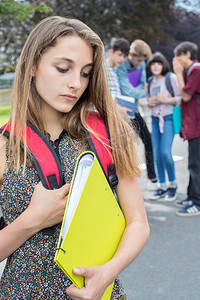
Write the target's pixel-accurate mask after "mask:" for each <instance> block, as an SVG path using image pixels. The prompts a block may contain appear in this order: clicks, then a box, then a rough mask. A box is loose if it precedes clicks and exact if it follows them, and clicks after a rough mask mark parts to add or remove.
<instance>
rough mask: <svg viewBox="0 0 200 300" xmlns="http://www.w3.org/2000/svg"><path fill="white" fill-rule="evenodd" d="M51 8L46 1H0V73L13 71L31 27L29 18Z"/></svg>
mask: <svg viewBox="0 0 200 300" xmlns="http://www.w3.org/2000/svg"><path fill="white" fill-rule="evenodd" d="M50 11H51V9H50V8H49V7H48V6H47V5H46V4H45V3H44V2H39V3H34V4H30V3H28V2H21V1H15V0H1V2H0V21H1V30H0V44H1V54H0V74H1V73H3V72H5V71H13V70H14V68H15V65H16V61H17V58H18V56H19V54H20V52H21V49H22V47H23V44H24V41H25V39H26V37H27V35H28V32H29V30H30V27H29V26H28V23H29V19H30V18H31V17H32V16H33V15H34V14H36V13H45V14H46V13H48V12H50Z"/></svg>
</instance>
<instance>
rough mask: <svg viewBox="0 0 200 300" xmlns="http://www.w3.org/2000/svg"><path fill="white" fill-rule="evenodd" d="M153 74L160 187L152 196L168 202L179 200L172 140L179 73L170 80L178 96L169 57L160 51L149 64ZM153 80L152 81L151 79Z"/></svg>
mask: <svg viewBox="0 0 200 300" xmlns="http://www.w3.org/2000/svg"><path fill="white" fill-rule="evenodd" d="M147 69H148V71H149V73H150V75H153V79H152V80H151V85H150V84H149V85H150V86H149V97H148V102H149V106H150V107H151V108H152V144H153V154H154V161H155V167H156V172H157V178H158V182H159V184H160V188H159V189H158V190H157V191H155V193H153V194H152V195H151V197H150V199H151V200H158V199H160V198H163V197H164V200H165V201H174V200H175V199H176V191H177V184H176V177H175V167H174V161H173V158H172V143H173V139H174V128H173V115H172V114H173V105H180V102H181V95H180V90H179V87H178V81H177V77H176V75H175V74H173V73H171V74H170V81H171V85H172V88H173V91H174V96H173V97H172V95H171V94H170V93H169V91H168V89H167V87H166V84H165V76H166V74H167V73H168V72H169V71H170V66H169V63H168V61H167V60H166V58H165V57H164V56H163V55H162V54H161V53H160V52H156V53H154V54H153V56H152V58H151V59H150V60H149V61H148V63H147ZM149 82H150V80H149ZM165 171H166V172H167V175H168V179H169V187H168V188H167V186H166V178H165Z"/></svg>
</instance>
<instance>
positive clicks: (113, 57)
mask: <svg viewBox="0 0 200 300" xmlns="http://www.w3.org/2000/svg"><path fill="white" fill-rule="evenodd" d="M129 48H130V45H129V42H128V41H127V40H126V39H123V38H119V39H115V40H114V42H113V43H112V45H111V48H110V50H109V56H108V58H107V60H106V62H107V66H105V67H106V75H107V79H108V87H109V90H110V93H111V95H112V97H113V99H114V100H115V101H116V100H117V97H119V98H120V96H121V95H122V94H121V89H120V85H119V81H118V77H117V74H116V67H117V66H120V65H121V64H122V63H123V62H124V60H125V58H126V57H127V55H128V53H129ZM107 67H108V70H107ZM116 105H117V110H118V111H119V112H120V113H121V114H122V115H123V116H124V117H128V112H129V111H130V109H128V108H126V107H123V106H121V105H119V104H117V103H116Z"/></svg>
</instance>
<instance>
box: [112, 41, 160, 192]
mask: <svg viewBox="0 0 200 300" xmlns="http://www.w3.org/2000/svg"><path fill="white" fill-rule="evenodd" d="M151 55H152V53H151V49H150V47H149V46H148V45H147V44H146V43H145V42H144V41H142V40H135V41H133V43H132V44H131V46H130V50H129V54H128V56H127V58H126V59H125V61H124V63H123V64H121V65H120V66H118V67H117V68H116V72H117V76H118V80H119V84H120V89H121V93H122V94H123V95H125V96H129V97H133V98H135V101H136V113H135V118H134V119H132V120H131V121H132V124H133V126H134V128H136V130H137V131H138V134H139V137H140V138H141V140H142V142H143V144H144V148H145V160H146V166H147V176H148V178H149V179H150V181H149V183H148V186H147V188H148V189H149V190H157V188H158V186H157V178H156V174H155V169H154V161H153V150H152V143H151V134H150V132H149V130H148V127H147V125H146V123H145V121H144V119H143V118H142V116H141V115H140V113H139V110H138V100H139V99H140V98H143V97H146V96H147V90H146V88H145V85H146V65H145V61H146V60H147V59H149V58H151ZM133 71H136V73H137V75H136V76H138V74H139V76H140V77H139V78H138V80H137V81H138V82H137V83H136V84H135V86H133V85H132V84H131V83H130V81H129V78H128V74H131V73H132V72H133Z"/></svg>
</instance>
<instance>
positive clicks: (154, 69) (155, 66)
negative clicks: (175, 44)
mask: <svg viewBox="0 0 200 300" xmlns="http://www.w3.org/2000/svg"><path fill="white" fill-rule="evenodd" d="M162 69H163V65H162V63H160V62H153V63H151V73H152V74H153V75H154V76H159V75H161V74H162Z"/></svg>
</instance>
